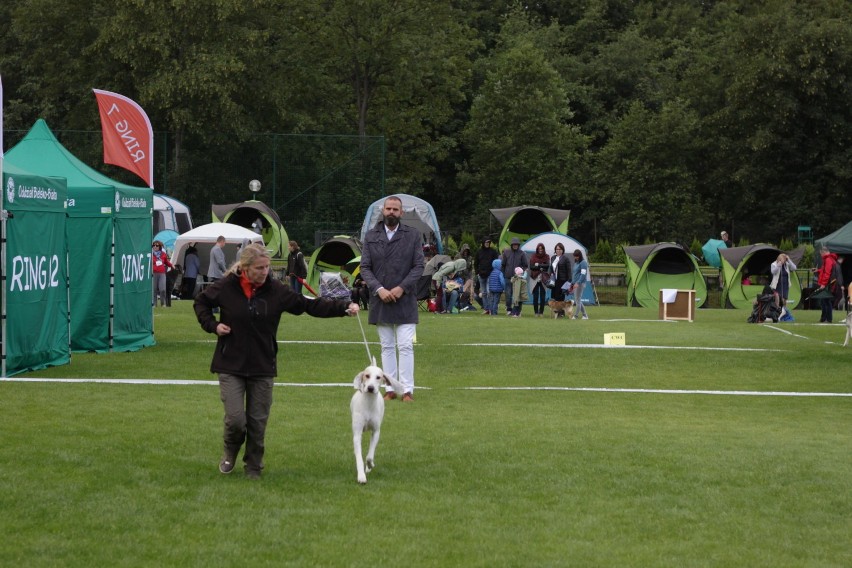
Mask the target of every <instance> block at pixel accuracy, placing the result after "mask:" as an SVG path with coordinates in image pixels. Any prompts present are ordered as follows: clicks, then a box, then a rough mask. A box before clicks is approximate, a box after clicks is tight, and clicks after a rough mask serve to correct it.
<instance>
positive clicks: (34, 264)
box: [0, 163, 71, 377]
mask: <svg viewBox="0 0 852 568" xmlns="http://www.w3.org/2000/svg"><path fill="white" fill-rule="evenodd" d="M2 181H3V192H2V199H0V219H2V239H0V240H2V258H3V265H2V267H0V270H2V281H3V288H2V331H0V339H2V372H0V376H3V377H10V376H12V375H15V374H18V373H21V372H24V371H33V370H36V369H43V368H45V367H50V366H55V365H64V364H67V363H68V362H69V361H70V360H71V347H70V343H69V331H68V278H67V276H68V266H67V251H66V240H65V204H66V199H67V194H66V191H67V190H66V182H65V180H64V179H62V178H51V177H43V176H38V175H35V174H31V173H29V172H27V171H25V170H22V169H20V168H18V167H16V166H14V165H12V164H9V163H5V164H4V165H3V175H2ZM33 235H38V238H33Z"/></svg>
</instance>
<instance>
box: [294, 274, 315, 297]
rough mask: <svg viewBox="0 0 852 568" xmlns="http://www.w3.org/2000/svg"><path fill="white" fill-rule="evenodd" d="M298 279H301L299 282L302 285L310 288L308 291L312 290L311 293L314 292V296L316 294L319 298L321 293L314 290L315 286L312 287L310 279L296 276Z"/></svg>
mask: <svg viewBox="0 0 852 568" xmlns="http://www.w3.org/2000/svg"><path fill="white" fill-rule="evenodd" d="M296 280H298V281H299V284H301V285H302V286H304V287H305V288H307V289H308V292H310V293H311V294H313V295H314V296H316V297H317V298H319V294H317V293H316V292H315V291H314V289H313V288H311V286H310V284H308V281H307V280H305V279H304V278H302V277H301V276H296Z"/></svg>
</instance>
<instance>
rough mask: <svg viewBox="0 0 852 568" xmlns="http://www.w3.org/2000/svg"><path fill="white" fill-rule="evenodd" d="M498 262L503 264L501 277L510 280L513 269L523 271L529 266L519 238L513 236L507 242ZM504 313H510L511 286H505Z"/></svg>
mask: <svg viewBox="0 0 852 568" xmlns="http://www.w3.org/2000/svg"><path fill="white" fill-rule="evenodd" d="M500 262H501V264H502V265H503V279H504V280H505V281H506V282H510V281H511V280H512V277H513V276H514V275H515V269H516V268H521V269H522V270H523V271H524V272H526V270H527V269H528V268H529V267H530V263H529V260H528V259H527V253H525V252H524V251H522V250H521V240H520V239H519V238H518V237H513V238H512V241H511V242H510V244H509V248H507V249H506V250H504V251H503V254H501V255H500ZM505 292H506V315H507V316H511V315H512V307H513V302H512V287H511V286H507V287H506V290H505Z"/></svg>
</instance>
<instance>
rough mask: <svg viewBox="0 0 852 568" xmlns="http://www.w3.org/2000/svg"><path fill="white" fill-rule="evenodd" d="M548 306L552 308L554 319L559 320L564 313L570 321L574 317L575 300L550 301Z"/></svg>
mask: <svg viewBox="0 0 852 568" xmlns="http://www.w3.org/2000/svg"><path fill="white" fill-rule="evenodd" d="M547 305H548V306H550V313H551V314H552V315H553V319H556V318H558V317H559V313H560V312H564V313H565V317H566V318H569V319H570V318H571V317H572V316H573V315H574V300H563V301H560V300H550V301H549V302H547Z"/></svg>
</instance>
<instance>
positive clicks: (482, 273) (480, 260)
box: [475, 237, 500, 312]
mask: <svg viewBox="0 0 852 568" xmlns="http://www.w3.org/2000/svg"><path fill="white" fill-rule="evenodd" d="M499 257H500V254H499V253H498V252H497V251H496V250H495V249H494V248H493V247H492V246H491V239H490V238H488V237H485V238H484V239H482V246H481V247H480V248H479V250H478V251H476V263H475V268H476V278H477V280H478V281H479V296H480V298H481V302H480V304H481V305H482V307H483V308H484V309H485V310H486V312H487V311H488V276H489V275H490V274H491V269H492V266H491V265H492V263H493V262H494V261H495V260H497V259H498V258H499Z"/></svg>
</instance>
